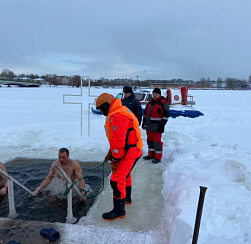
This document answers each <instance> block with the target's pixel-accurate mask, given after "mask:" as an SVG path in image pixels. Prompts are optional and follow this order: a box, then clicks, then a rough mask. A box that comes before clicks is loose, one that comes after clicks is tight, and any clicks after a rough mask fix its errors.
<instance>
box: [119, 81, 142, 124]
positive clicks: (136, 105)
mask: <svg viewBox="0 0 251 244" xmlns="http://www.w3.org/2000/svg"><path fill="white" fill-rule="evenodd" d="M123 92H124V98H123V99H122V105H123V106H126V107H127V108H129V109H130V110H131V111H132V112H133V113H134V114H135V116H136V117H137V119H138V121H139V125H140V124H141V119H142V107H141V104H140V102H139V100H137V99H136V98H135V94H134V93H133V90H132V88H131V87H130V86H124V88H123Z"/></svg>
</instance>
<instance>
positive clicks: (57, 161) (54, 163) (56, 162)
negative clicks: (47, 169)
mask: <svg viewBox="0 0 251 244" xmlns="http://www.w3.org/2000/svg"><path fill="white" fill-rule="evenodd" d="M56 164H58V165H59V160H56V161H54V162H53V163H52V165H51V170H52V169H54V168H55V165H56Z"/></svg>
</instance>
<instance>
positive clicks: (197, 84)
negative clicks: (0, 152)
mask: <svg viewBox="0 0 251 244" xmlns="http://www.w3.org/2000/svg"><path fill="white" fill-rule="evenodd" d="M38 78H40V79H42V80H43V81H44V83H46V84H49V85H52V86H58V85H68V86H73V87H79V86H80V85H81V76H79V75H73V76H58V75H56V74H46V75H41V76H39V75H37V74H32V73H31V74H19V75H16V74H15V73H14V72H13V71H12V70H9V69H3V71H2V72H1V73H0V79H6V80H13V79H15V80H17V81H23V80H24V79H26V80H27V81H32V82H34V80H35V79H38ZM89 82H90V85H91V86H103V87H106V86H107V87H110V86H121V85H130V86H137V87H149V86H150V85H153V84H156V86H161V87H162V88H167V87H168V86H170V85H172V86H173V85H175V84H176V85H177V87H178V86H179V85H184V86H189V87H190V88H193V87H194V88H202V89H207V88H216V89H248V88H249V89H250V81H249V82H248V81H246V80H243V79H241V80H240V79H237V78H231V77H227V78H225V80H223V79H222V78H218V79H217V81H213V80H210V78H204V77H202V78H201V79H200V80H199V81H193V80H183V79H172V80H138V77H137V80H133V79H106V78H104V77H101V78H100V79H90V80H89V79H86V78H83V79H82V85H83V86H88V84H89Z"/></svg>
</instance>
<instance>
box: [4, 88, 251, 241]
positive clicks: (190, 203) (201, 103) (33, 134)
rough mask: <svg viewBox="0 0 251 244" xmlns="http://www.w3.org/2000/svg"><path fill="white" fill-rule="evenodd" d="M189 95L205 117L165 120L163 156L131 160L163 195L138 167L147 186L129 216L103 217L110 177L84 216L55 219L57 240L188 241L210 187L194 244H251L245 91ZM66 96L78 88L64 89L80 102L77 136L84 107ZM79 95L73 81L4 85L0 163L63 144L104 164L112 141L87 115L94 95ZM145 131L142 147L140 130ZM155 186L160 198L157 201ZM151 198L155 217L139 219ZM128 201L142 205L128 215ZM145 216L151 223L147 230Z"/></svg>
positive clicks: (98, 119)
mask: <svg viewBox="0 0 251 244" xmlns="http://www.w3.org/2000/svg"><path fill="white" fill-rule="evenodd" d="M120 91H121V89H111V90H109V89H95V88H92V89H91V94H92V95H99V94H101V93H103V92H110V93H112V94H113V95H116V94H117V93H118V92H120ZM163 92H164V91H163ZM189 93H190V94H191V95H193V96H194V100H195V101H196V104H195V107H196V108H197V109H198V110H200V111H201V112H203V113H204V116H202V117H199V118H195V119H191V118H184V117H179V118H176V119H171V118H170V119H169V121H168V124H167V126H166V128H165V133H164V134H163V143H164V152H163V158H162V162H161V163H160V164H158V165H153V164H151V163H150V162H149V161H148V162H147V161H144V160H143V159H141V160H140V161H139V163H138V165H136V167H135V173H137V171H138V172H141V170H143V169H145V170H146V172H148V173H149V172H151V173H152V174H151V176H154V177H152V179H151V181H152V182H151V184H150V185H149V187H150V188H154V183H155V186H156V187H157V188H158V187H159V190H160V192H159V194H158V192H156V193H155V190H156V189H153V191H152V192H151V193H150V194H149V192H148V190H149V189H147V188H146V189H137V188H138V187H141V186H142V183H141V184H138V183H137V182H139V181H142V182H146V183H144V184H146V185H147V184H148V182H147V181H148V178H147V177H148V176H147V177H145V176H144V173H143V172H142V173H141V176H142V179H135V180H134V179H133V181H134V182H135V185H134V187H135V188H136V189H135V191H136V192H137V191H138V192H142V191H143V193H144V192H145V194H143V195H144V196H143V195H142V199H141V198H139V199H137V196H136V195H135V194H134V193H135V192H134V193H133V194H134V195H133V197H134V199H135V201H134V202H133V204H134V206H133V205H132V206H130V207H128V210H127V213H128V214H127V216H126V218H125V219H124V220H115V221H114V222H111V223H107V222H104V221H103V220H102V219H101V216H100V214H98V213H101V212H102V210H103V209H102V208H104V210H105V211H107V210H110V209H109V204H110V203H109V204H108V203H107V205H105V203H106V202H108V201H111V200H110V198H111V189H110V186H109V182H108V180H107V182H106V183H107V187H106V188H105V190H104V192H103V193H102V194H101V195H100V197H99V199H98V201H97V203H96V205H95V206H93V208H92V209H91V211H90V213H89V215H88V216H87V217H83V218H82V219H81V220H80V221H79V223H78V224H75V225H68V224H59V225H60V226H61V227H62V226H64V227H65V236H64V238H63V239H62V241H63V242H62V243H69V242H70V241H76V240H82V241H85V242H84V243H89V241H90V240H91V241H92V243H168V241H169V244H186V243H191V242H192V236H193V228H194V224H195V217H196V211H197V205H198V199H199V187H200V186H205V187H207V188H208V189H207V192H206V196H205V200H204V207H203V213H202V219H201V224H200V232H199V238H198V243H205V244H222V243H228V244H236V243H238V244H239V243H251V236H250V229H251V208H250V204H251V197H250V195H251V194H250V189H251V164H250V161H251V156H250V142H249V140H250V135H251V126H250V125H251V109H250V104H249V101H250V97H251V91H225V90H220V91H217V90H190V91H189ZM64 94H71V95H75V96H68V97H67V98H66V100H67V102H73V101H75V102H78V103H79V102H80V103H83V113H82V122H83V124H82V128H83V135H82V137H81V134H80V132H81V113H80V110H81V106H80V105H79V104H76V105H74V104H63V95H64ZM79 94H80V88H70V87H47V86H41V87H40V88H17V87H11V88H7V87H0V114H1V120H0V145H1V147H0V161H2V162H3V163H6V162H8V161H9V160H12V159H15V158H17V157H26V158H27V157H28V158H44V159H55V158H57V152H58V149H59V148H61V147H68V148H69V150H70V157H71V158H72V159H75V160H81V161H100V162H102V161H103V158H104V156H105V155H106V152H107V150H108V147H109V146H108V141H107V139H106V136H105V132H104V128H103V126H104V122H105V118H104V117H103V116H100V115H94V114H92V113H91V114H90V120H89V118H88V115H89V113H88V109H89V106H88V103H92V102H93V97H89V96H88V90H87V88H84V89H83V96H82V97H79V96H76V95H79ZM88 121H90V124H88ZM88 128H90V131H89V133H90V137H89V136H88ZM142 138H143V141H144V149H143V151H144V154H146V153H147V144H146V134H145V131H142ZM147 170H148V171H147ZM161 176H162V178H161ZM159 179H161V180H162V182H163V183H162V184H161V183H159V182H158V180H159ZM155 181H156V182H155ZM161 193H162V198H158V196H159V195H161ZM109 194H110V195H109ZM148 194H149V195H148ZM109 196H110V197H109ZM106 198H107V199H106ZM156 199H157V200H156ZM154 200H156V202H155V205H156V206H154V207H155V208H156V207H157V208H158V204H159V208H160V215H157V217H156V219H154V217H152V216H154V214H153V215H151V216H150V215H149V217H148V215H147V213H145V214H143V215H142V216H141V212H140V211H141V209H143V208H144V205H145V204H152V203H154ZM148 201H149V202H148ZM161 201H163V202H162V203H161ZM102 202H104V204H102ZM154 207H153V213H154ZM134 208H135V209H138V210H137V211H134V212H133V209H134ZM144 218H145V219H144ZM94 219H95V220H94ZM140 219H143V220H142V221H141V222H140ZM149 219H150V220H152V222H153V223H152V225H151V224H150V225H149V226H148V227H147V228H144V223H145V221H147V220H148V222H149ZM150 222H151V221H150ZM138 223H140V224H138ZM137 224H138V225H137ZM107 240H109V241H107ZM80 243H81V242H80Z"/></svg>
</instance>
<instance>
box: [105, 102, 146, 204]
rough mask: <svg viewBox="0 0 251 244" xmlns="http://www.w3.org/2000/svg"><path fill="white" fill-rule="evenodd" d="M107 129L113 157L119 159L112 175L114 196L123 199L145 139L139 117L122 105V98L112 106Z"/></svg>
mask: <svg viewBox="0 0 251 244" xmlns="http://www.w3.org/2000/svg"><path fill="white" fill-rule="evenodd" d="M105 130H106V136H107V138H108V140H109V144H110V151H111V152H112V157H113V158H115V159H117V160H119V163H118V166H117V169H116V172H115V173H112V175H111V186H112V188H113V196H114V197H115V198H118V199H123V198H125V196H126V190H125V189H126V187H127V186H131V182H132V180H131V170H132V168H133V167H134V165H135V163H136V162H137V160H138V159H139V158H140V157H141V156H142V148H143V141H142V138H141V130H140V128H139V122H138V119H137V118H136V117H135V115H134V114H133V113H132V112H131V111H130V110H129V109H128V108H127V107H125V106H122V102H121V99H120V98H118V99H116V100H114V101H113V102H112V104H111V106H110V109H109V112H108V115H107V117H106V123H105Z"/></svg>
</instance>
